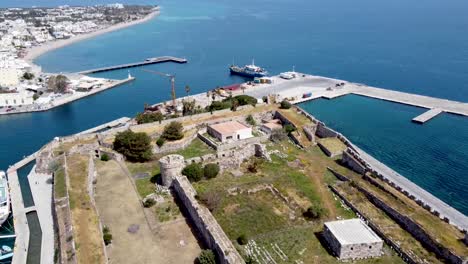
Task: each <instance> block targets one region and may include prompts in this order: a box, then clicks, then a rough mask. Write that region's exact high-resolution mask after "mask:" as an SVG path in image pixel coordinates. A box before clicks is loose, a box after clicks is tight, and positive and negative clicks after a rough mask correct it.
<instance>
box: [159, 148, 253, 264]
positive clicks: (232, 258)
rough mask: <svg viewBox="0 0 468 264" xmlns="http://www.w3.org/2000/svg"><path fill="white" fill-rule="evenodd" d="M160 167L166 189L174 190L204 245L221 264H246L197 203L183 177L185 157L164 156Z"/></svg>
mask: <svg viewBox="0 0 468 264" xmlns="http://www.w3.org/2000/svg"><path fill="white" fill-rule="evenodd" d="M160 166H161V177H162V179H163V183H164V185H166V186H167V187H172V188H173V190H174V191H175V193H176V195H177V197H178V198H179V199H180V201H181V202H182V205H183V206H184V209H185V210H186V212H187V213H188V215H189V217H190V219H191V220H192V222H193V224H194V225H195V227H196V229H197V231H198V233H199V234H200V236H201V238H202V239H203V242H204V243H205V245H206V246H207V247H208V248H210V249H212V250H213V251H214V252H215V253H216V255H217V257H218V261H219V263H221V264H238V263H245V262H244V260H243V258H242V256H241V255H240V254H239V252H237V250H236V248H235V247H234V245H233V244H232V242H231V240H230V239H229V238H228V237H227V235H226V234H225V233H224V231H223V229H222V228H221V226H220V225H219V224H218V222H217V221H216V219H215V218H214V216H213V215H212V214H211V212H210V211H209V210H208V209H207V208H206V207H204V206H202V205H200V204H199V203H198V201H197V199H196V194H197V193H196V191H195V189H194V188H193V187H192V184H191V183H190V182H189V180H188V179H187V177H185V176H182V174H181V171H182V169H183V168H184V166H185V162H184V157H182V156H180V155H168V156H165V157H163V158H161V159H160Z"/></svg>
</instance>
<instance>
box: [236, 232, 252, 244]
mask: <svg viewBox="0 0 468 264" xmlns="http://www.w3.org/2000/svg"><path fill="white" fill-rule="evenodd" d="M248 242H249V240H248V239H247V236H246V235H244V234H242V235H240V236H239V237H238V238H237V243H239V245H242V246H243V245H247V243H248Z"/></svg>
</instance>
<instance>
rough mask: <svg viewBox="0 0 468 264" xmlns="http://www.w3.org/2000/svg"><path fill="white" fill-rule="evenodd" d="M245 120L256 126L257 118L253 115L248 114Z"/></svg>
mask: <svg viewBox="0 0 468 264" xmlns="http://www.w3.org/2000/svg"><path fill="white" fill-rule="evenodd" d="M245 122H247V123H248V124H249V125H251V126H255V125H256V124H257V122H255V119H254V118H253V116H252V115H248V116H247V118H246V119H245Z"/></svg>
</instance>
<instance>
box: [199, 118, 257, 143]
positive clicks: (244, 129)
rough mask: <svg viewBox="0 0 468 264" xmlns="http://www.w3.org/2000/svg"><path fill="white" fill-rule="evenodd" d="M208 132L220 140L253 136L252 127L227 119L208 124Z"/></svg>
mask: <svg viewBox="0 0 468 264" xmlns="http://www.w3.org/2000/svg"><path fill="white" fill-rule="evenodd" d="M208 133H209V134H210V135H211V136H213V137H215V138H217V139H219V141H221V142H226V141H229V140H240V139H246V138H251V137H253V135H252V128H251V127H248V126H245V125H243V124H241V123H239V122H237V121H229V122H224V123H219V124H214V125H210V126H208Z"/></svg>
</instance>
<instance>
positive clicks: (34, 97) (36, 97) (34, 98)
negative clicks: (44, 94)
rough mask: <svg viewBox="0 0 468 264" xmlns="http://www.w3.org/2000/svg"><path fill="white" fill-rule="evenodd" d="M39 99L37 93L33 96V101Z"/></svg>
mask: <svg viewBox="0 0 468 264" xmlns="http://www.w3.org/2000/svg"><path fill="white" fill-rule="evenodd" d="M38 98H39V95H38V94H37V93H35V94H34V95H33V100H34V101H36V100H37V99H38Z"/></svg>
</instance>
